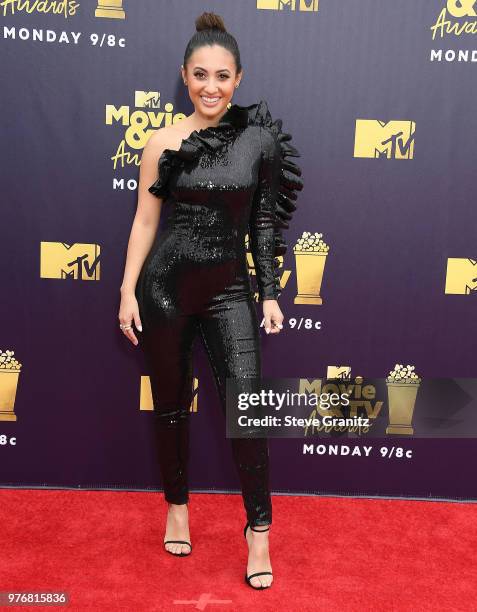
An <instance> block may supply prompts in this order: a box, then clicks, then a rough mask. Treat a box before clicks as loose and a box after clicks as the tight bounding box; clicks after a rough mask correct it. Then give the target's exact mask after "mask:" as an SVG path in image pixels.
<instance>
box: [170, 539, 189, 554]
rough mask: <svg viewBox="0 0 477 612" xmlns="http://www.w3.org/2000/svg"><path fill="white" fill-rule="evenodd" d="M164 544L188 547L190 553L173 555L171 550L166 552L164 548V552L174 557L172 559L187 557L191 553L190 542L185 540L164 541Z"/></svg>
mask: <svg viewBox="0 0 477 612" xmlns="http://www.w3.org/2000/svg"><path fill="white" fill-rule="evenodd" d="M164 544H188V545H189V546H190V551H189V552H188V553H185V552H180V553H175V552H172V550H167V548H166V547H165V546H164V550H165V551H166V552H168V553H170V554H171V555H174V557H188V556H189V555H190V554H191V553H192V544H191V543H190V542H187V541H186V540H166V541H165V542H164Z"/></svg>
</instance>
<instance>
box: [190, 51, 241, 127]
mask: <svg viewBox="0 0 477 612" xmlns="http://www.w3.org/2000/svg"><path fill="white" fill-rule="evenodd" d="M235 70H236V68H235V61H234V56H233V55H232V54H231V53H230V51H227V49H224V47H221V46H220V45H212V46H210V45H204V46H202V47H199V48H198V49H196V50H195V51H194V53H193V54H192V55H191V56H190V58H189V61H188V63H187V69H186V71H184V69H182V77H183V79H184V80H185V81H186V82H187V86H188V88H189V96H190V99H191V100H192V103H193V105H194V107H195V109H196V111H197V112H198V113H200V114H201V115H204V116H205V117H208V118H209V119H212V118H214V117H216V116H222V115H223V113H225V111H226V110H227V104H228V103H229V102H230V100H231V99H232V96H233V93H234V91H235V86H236V85H237V84H238V83H239V82H240V78H241V74H236V72H235Z"/></svg>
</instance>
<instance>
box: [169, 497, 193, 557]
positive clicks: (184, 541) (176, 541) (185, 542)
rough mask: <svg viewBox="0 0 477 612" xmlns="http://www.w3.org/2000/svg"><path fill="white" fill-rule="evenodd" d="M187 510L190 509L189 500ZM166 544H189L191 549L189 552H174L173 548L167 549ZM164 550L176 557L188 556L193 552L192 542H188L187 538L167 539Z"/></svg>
mask: <svg viewBox="0 0 477 612" xmlns="http://www.w3.org/2000/svg"><path fill="white" fill-rule="evenodd" d="M186 505H187V510H188V509H189V502H187V504H186ZM168 506H169V507H170V503H168ZM166 544H187V545H188V546H190V550H189V552H188V553H185V552H181V553H174V552H172V550H167V548H166V546H165V545H166ZM164 550H165V551H166V552H168V553H170V554H171V555H174V557H188V556H189V555H190V554H192V544H191V543H190V542H188V541H187V540H166V541H165V542H164Z"/></svg>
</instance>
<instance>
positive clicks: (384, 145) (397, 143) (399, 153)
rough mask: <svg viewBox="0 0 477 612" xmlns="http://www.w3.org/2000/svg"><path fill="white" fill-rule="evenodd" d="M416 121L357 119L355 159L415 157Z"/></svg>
mask: <svg viewBox="0 0 477 612" xmlns="http://www.w3.org/2000/svg"><path fill="white" fill-rule="evenodd" d="M415 131H416V124H415V122H414V121H387V122H386V121H379V120H374V119H356V129H355V136H354V157H372V158H378V157H386V158H387V159H412V158H413V157H414V136H415Z"/></svg>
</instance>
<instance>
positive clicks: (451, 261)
mask: <svg viewBox="0 0 477 612" xmlns="http://www.w3.org/2000/svg"><path fill="white" fill-rule="evenodd" d="M474 291H477V261H476V260H475V259H465V258H464V257H449V258H448V259H447V272H446V286H445V290H444V293H449V294H454V295H469V294H470V293H472V292H474Z"/></svg>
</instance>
